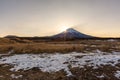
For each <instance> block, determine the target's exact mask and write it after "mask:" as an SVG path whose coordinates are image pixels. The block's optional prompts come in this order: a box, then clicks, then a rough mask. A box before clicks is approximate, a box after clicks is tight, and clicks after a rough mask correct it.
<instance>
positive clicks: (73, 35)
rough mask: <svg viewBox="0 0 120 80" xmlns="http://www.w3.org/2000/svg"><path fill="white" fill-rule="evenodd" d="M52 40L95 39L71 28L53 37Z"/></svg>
mask: <svg viewBox="0 0 120 80" xmlns="http://www.w3.org/2000/svg"><path fill="white" fill-rule="evenodd" d="M52 38H53V39H87V38H94V37H93V36H90V35H86V34H83V33H80V32H78V31H77V30H75V29H73V28H69V29H67V30H66V31H64V32H62V33H59V34H57V35H54V36H52Z"/></svg>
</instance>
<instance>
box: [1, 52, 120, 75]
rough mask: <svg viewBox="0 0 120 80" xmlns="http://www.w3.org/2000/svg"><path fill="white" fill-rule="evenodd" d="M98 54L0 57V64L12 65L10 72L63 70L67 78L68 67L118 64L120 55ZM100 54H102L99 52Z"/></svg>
mask: <svg viewBox="0 0 120 80" xmlns="http://www.w3.org/2000/svg"><path fill="white" fill-rule="evenodd" d="M97 52H98V53H99V54H98V53H89V54H85V53H76V52H73V53H68V54H21V55H13V56H9V57H2V58H1V59H0V64H12V65H14V67H13V68H11V69H10V70H11V71H18V70H20V69H23V70H29V69H32V68H34V67H38V68H39V69H40V70H41V71H43V72H57V71H60V70H64V71H65V72H66V74H67V76H71V75H72V73H71V71H70V70H69V67H70V66H71V67H80V68H83V67H84V66H85V65H88V66H93V68H98V66H102V65H106V64H107V65H108V64H109V65H111V66H115V64H118V63H120V55H113V54H109V55H103V54H101V55H100V52H99V51H97ZM101 53H102V52H101Z"/></svg>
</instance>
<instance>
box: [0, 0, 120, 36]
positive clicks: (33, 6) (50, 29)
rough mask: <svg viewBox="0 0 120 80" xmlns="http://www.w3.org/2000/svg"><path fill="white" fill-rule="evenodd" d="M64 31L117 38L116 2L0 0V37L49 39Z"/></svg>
mask: <svg viewBox="0 0 120 80" xmlns="http://www.w3.org/2000/svg"><path fill="white" fill-rule="evenodd" d="M65 27H72V28H75V29H76V30H78V31H80V32H82V33H85V34H89V35H93V36H98V37H120V0H0V36H6V35H18V36H51V35H54V34H57V33H59V32H61V31H62V30H63V29H64V28H65Z"/></svg>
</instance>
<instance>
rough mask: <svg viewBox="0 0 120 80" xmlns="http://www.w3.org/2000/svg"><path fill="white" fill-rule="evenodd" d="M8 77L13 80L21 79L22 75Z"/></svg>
mask: <svg viewBox="0 0 120 80" xmlns="http://www.w3.org/2000/svg"><path fill="white" fill-rule="evenodd" d="M10 76H11V77H12V78H13V79H18V78H22V75H18V76H16V75H15V74H11V75H10Z"/></svg>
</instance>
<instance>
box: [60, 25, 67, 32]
mask: <svg viewBox="0 0 120 80" xmlns="http://www.w3.org/2000/svg"><path fill="white" fill-rule="evenodd" d="M68 28H69V27H68V26H61V30H60V31H61V32H63V31H66V30H67V29H68Z"/></svg>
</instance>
